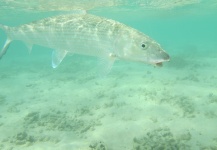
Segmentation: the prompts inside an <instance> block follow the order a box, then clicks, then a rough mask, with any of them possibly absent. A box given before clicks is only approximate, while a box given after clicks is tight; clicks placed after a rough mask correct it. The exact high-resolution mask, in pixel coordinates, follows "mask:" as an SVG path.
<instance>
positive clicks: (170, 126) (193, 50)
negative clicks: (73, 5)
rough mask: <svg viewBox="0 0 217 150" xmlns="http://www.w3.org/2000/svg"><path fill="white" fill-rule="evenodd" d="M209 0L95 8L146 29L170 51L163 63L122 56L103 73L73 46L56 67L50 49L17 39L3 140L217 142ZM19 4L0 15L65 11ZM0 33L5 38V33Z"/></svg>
mask: <svg viewBox="0 0 217 150" xmlns="http://www.w3.org/2000/svg"><path fill="white" fill-rule="evenodd" d="M159 2H160V1H159ZM161 2H162V1H161ZM164 4H165V3H164ZM170 4H171V2H170ZM196 4H197V5H196ZM15 6H17V9H20V5H15ZM45 6H46V5H45ZM211 6H212V8H213V7H214V6H216V4H215V3H214V2H212V1H209V2H207V1H206V2H204V1H198V2H197V3H194V5H193V4H192V5H184V6H179V7H175V8H172V9H171V7H170V8H169V9H168V8H167V9H166V8H164V9H159V8H158V9H156V8H155V9H153V8H148V10H147V9H145V8H144V7H143V8H141V7H137V6H133V7H135V8H132V7H129V6H127V7H126V6H124V7H120V6H118V7H115V8H112V9H109V8H107V6H106V7H101V8H95V9H91V10H89V11H88V12H89V13H92V14H95V15H99V16H104V17H107V18H111V19H114V20H117V21H120V22H122V23H125V24H127V25H129V26H131V27H134V28H136V29H138V30H140V31H142V32H144V33H145V34H147V35H149V36H150V37H152V38H153V39H155V40H156V41H158V42H159V43H160V44H161V45H162V47H163V48H164V49H165V50H166V51H167V52H168V53H169V54H170V56H171V61H170V62H168V63H165V64H164V66H163V67H162V68H155V67H152V66H149V65H145V64H140V63H132V62H125V61H117V62H115V64H114V66H113V68H112V71H111V72H110V74H108V75H107V76H106V78H103V79H99V78H97V77H96V76H95V74H96V73H97V69H98V68H97V65H96V64H97V59H95V58H92V57H86V56H78V55H76V56H67V57H66V58H65V59H64V61H63V62H62V63H61V65H60V66H59V67H58V68H57V69H52V67H51V63H50V62H51V49H48V48H44V47H41V46H34V47H33V51H32V53H31V54H30V55H29V54H28V52H27V49H26V47H25V46H24V45H23V44H22V43H21V42H18V41H15V42H13V43H12V45H11V47H10V49H9V51H8V53H7V55H5V56H4V57H3V59H2V60H1V61H0V112H1V113H0V133H1V134H0V142H1V144H0V149H22V150H23V149H46V150H47V149H69V150H71V149H72V150H74V149H75V150H77V149H82V150H83V149H84V150H89V149H90V150H91V149H92V150H95V149H97V148H98V149H100V150H101V149H103V147H105V148H106V149H108V150H136V149H139V148H138V147H140V149H144V150H145V149H148V148H150V147H152V148H153V149H169V148H172V149H184V150H185V149H186V150H188V149H193V150H194V149H217V147H216V145H217V134H216V132H215V131H216V125H217V118H216V117H217V112H216V107H217V92H216V83H217V76H216V73H217V71H216V70H217V67H216V62H217V53H216V49H217V45H216V42H217V41H216V39H217V29H216V27H217V21H216V19H215V18H216V15H217V13H216V12H215V11H214V10H213V9H210V8H211ZM45 8H46V7H45ZM208 10H210V12H209V11H208ZM4 11H5V12H6V10H4ZM13 11H14V12H13ZM13 11H11V10H10V13H9V14H8V15H9V16H10V17H8V16H7V17H6V16H5V15H4V17H2V18H1V19H0V20H1V22H0V23H2V24H6V25H12V26H13V25H18V24H23V23H27V22H29V21H31V20H35V19H39V18H43V17H45V16H50V15H54V14H59V12H52V13H51V12H49V13H48V12H44V10H43V12H41V10H40V11H39V12H35V11H34V13H33V12H32V11H31V10H28V12H26V11H25V12H22V11H20V10H19V14H16V13H15V12H16V11H17V10H16V9H15V10H13ZM117 12H118V14H117ZM61 13H63V12H61ZM15 14H16V15H18V16H19V17H18V18H16V15H15ZM21 16H25V17H21ZM30 16H31V17H30ZM14 18H16V19H14ZM0 34H1V35H2V36H1V40H0V44H1V46H2V45H3V43H4V40H5V39H6V35H5V34H4V32H3V31H1V32H0ZM100 145H101V148H99V147H100Z"/></svg>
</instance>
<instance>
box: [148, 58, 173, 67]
mask: <svg viewBox="0 0 217 150" xmlns="http://www.w3.org/2000/svg"><path fill="white" fill-rule="evenodd" d="M168 61H170V59H167V60H163V61H158V62H154V63H152V64H153V65H154V66H156V67H162V66H163V62H168Z"/></svg>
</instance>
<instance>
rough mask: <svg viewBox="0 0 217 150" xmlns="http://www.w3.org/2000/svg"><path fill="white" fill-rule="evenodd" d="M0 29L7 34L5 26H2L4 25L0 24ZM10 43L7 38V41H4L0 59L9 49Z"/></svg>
mask: <svg viewBox="0 0 217 150" xmlns="http://www.w3.org/2000/svg"><path fill="white" fill-rule="evenodd" d="M0 29H2V30H4V31H5V32H6V34H7V30H8V27H7V26H4V25H1V24H0ZM10 43H11V39H10V38H8V37H7V40H6V41H5V44H4V46H3V48H2V50H1V51H0V59H1V58H2V56H3V55H4V54H5V53H6V52H7V49H8V48H9V46H10Z"/></svg>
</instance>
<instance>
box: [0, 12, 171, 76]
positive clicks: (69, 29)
mask: <svg viewBox="0 0 217 150" xmlns="http://www.w3.org/2000/svg"><path fill="white" fill-rule="evenodd" d="M0 28H1V29H3V30H4V31H5V32H6V34H7V40H6V42H5V44H4V46H3V48H2V50H1V52H0V58H2V56H3V55H4V54H5V53H6V51H7V49H8V48H9V45H10V43H11V41H13V40H21V41H23V42H24V43H25V44H26V46H27V48H28V49H29V51H31V49H32V45H34V44H36V45H41V46H45V47H49V48H52V49H53V50H54V51H53V53H52V67H53V68H56V67H57V66H58V65H59V64H60V63H61V61H62V60H63V59H64V57H65V56H66V54H67V53H76V54H81V55H90V56H96V57H98V58H100V59H99V60H100V62H101V63H100V64H102V65H104V66H103V68H104V70H105V72H109V70H110V68H111V67H112V65H113V63H114V61H115V60H117V59H124V60H129V61H137V62H144V63H148V64H152V65H157V66H161V65H162V62H165V61H169V59H170V58H169V55H168V54H167V53H166V52H165V51H164V50H163V49H162V48H161V46H160V45H159V44H158V43H157V42H156V41H154V40H153V39H151V38H150V37H148V36H147V35H145V34H143V33H142V32H140V31H138V30H136V29H134V28H132V27H129V26H127V25H124V24H122V23H120V22H117V21H114V20H111V19H107V18H103V17H98V16H95V15H91V14H70V15H60V16H54V17H49V18H45V19H42V20H38V21H35V22H31V23H28V24H24V25H21V26H18V27H8V26H5V25H0Z"/></svg>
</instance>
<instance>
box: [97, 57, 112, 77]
mask: <svg viewBox="0 0 217 150" xmlns="http://www.w3.org/2000/svg"><path fill="white" fill-rule="evenodd" d="M115 59H116V57H115V55H114V54H112V53H110V54H107V55H104V56H103V57H100V58H99V69H100V71H99V76H100V77H104V76H105V75H107V74H108V73H109V72H110V71H111V69H112V66H113V64H114V62H115Z"/></svg>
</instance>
